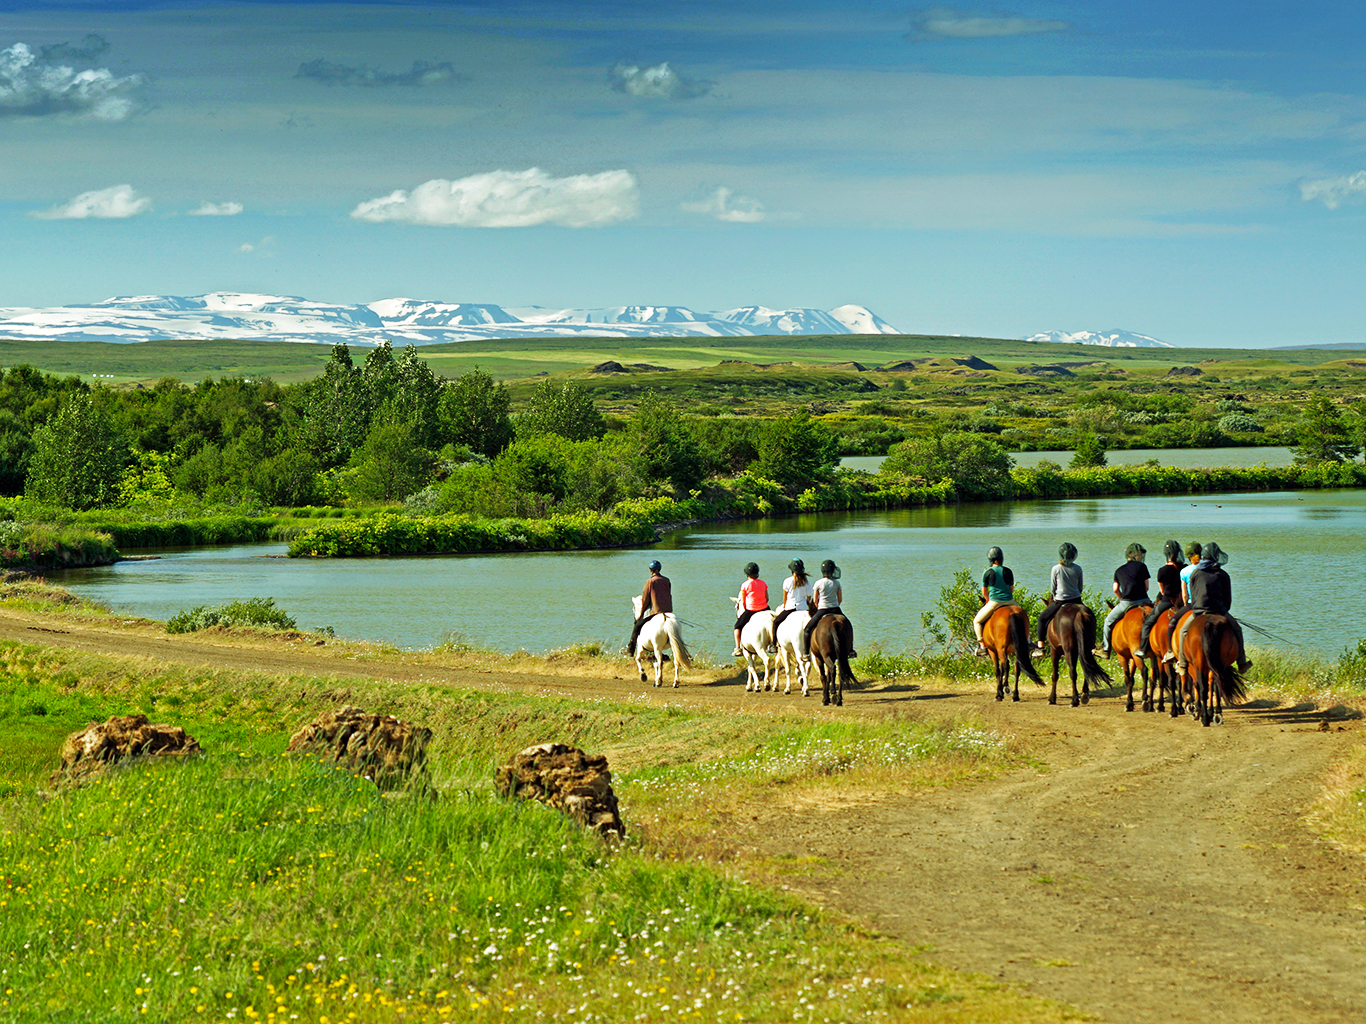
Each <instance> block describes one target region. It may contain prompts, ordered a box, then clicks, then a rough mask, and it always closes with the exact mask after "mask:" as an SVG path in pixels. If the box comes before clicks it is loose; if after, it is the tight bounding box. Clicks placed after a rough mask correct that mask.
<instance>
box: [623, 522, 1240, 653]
mask: <svg viewBox="0 0 1366 1024" xmlns="http://www.w3.org/2000/svg"><path fill="white" fill-rule="evenodd" d="M1147 554H1148V552H1147V549H1146V548H1144V547H1143V545H1142V544H1138V543H1134V544H1130V545H1129V546H1128V548H1127V549H1125V552H1124V564H1123V565H1121V566H1120V567H1119V568H1118V569H1116V570H1115V574H1114V582H1113V584H1112V589H1113V591H1114V595H1115V599H1116V600H1115V602H1114V607H1113V608H1112V609H1111V610H1110V613H1109V614H1108V615H1107V616H1106V617H1105V624H1104V627H1103V629H1102V632H1101V652H1102V653H1103V654H1104V655H1105V656H1106V657H1107V658H1108V657H1109V656H1110V634H1111V633H1112V632H1113V630H1114V628H1115V624H1116V623H1118V622H1119V620H1120V619H1122V618H1123V617H1124V614H1125V612H1127V611H1129V610H1130V609H1131V608H1136V607H1147V608H1148V612H1147V615H1146V616H1145V617H1144V619H1143V632H1142V637H1141V641H1140V646H1139V650H1138V652H1137V654H1138V656H1139V657H1141V658H1150V657H1152V649H1151V647H1150V646H1149V637H1150V634H1151V632H1152V629H1153V626H1154V624H1155V623H1156V622H1157V620H1158V617H1159V616H1161V614H1162V613H1163V612H1165V611H1166V610H1167V609H1169V608H1174V609H1177V611H1176V613H1175V614H1173V615H1172V616H1170V624H1169V626H1168V629H1169V632H1168V635H1167V644H1166V645H1165V646H1166V648H1167V653H1166V654H1165V656H1164V657H1165V659H1166V660H1168V661H1175V662H1176V666H1177V670H1178V671H1179V672H1182V673H1184V672H1185V670H1186V664H1185V639H1186V633H1187V632H1188V631H1189V630H1190V627H1191V623H1192V622H1194V621H1195V618H1194V617H1195V616H1197V615H1223V616H1226V617H1227V618H1228V621H1229V623H1230V626H1231V627H1232V630H1233V632H1234V635H1235V636H1236V637H1237V638H1238V670H1239V671H1240V672H1246V671H1247V670H1248V669H1249V668H1250V667H1251V666H1252V662H1251V661H1249V660H1248V658H1247V649H1246V646H1245V645H1244V642H1243V629H1242V626H1240V625H1239V624H1238V621H1237V620H1236V619H1234V618H1233V617H1232V616H1231V615H1229V609H1230V607H1231V606H1232V604H1233V587H1232V584H1231V582H1230V580H1229V576H1228V573H1227V572H1225V571H1224V565H1225V564H1226V563H1227V562H1228V555H1227V554H1226V553H1225V552H1224V551H1223V550H1222V549H1221V548H1220V547H1219V545H1218V544H1216V543H1214V542H1212V541H1211V542H1210V543H1208V544H1201V543H1200V542H1198V541H1194V542H1191V543H1189V544H1187V545H1185V547H1184V548H1183V547H1182V545H1181V544H1180V543H1179V542H1178V541H1174V540H1169V541H1167V543H1166V544H1165V545H1164V546H1163V554H1164V556H1165V557H1166V562H1165V563H1164V564H1163V565H1162V567H1161V568H1160V569H1158V570H1157V600H1156V601H1154V600H1153V599H1152V597H1150V596H1149V593H1148V592H1149V589H1150V586H1151V582H1152V574H1151V573H1150V572H1149V571H1148V566H1147V564H1146V562H1145V559H1146V557H1147ZM987 563H988V565H987V570H986V572H984V573H983V574H982V609H981V611H979V612H978V613H977V615H976V617H975V618H974V619H973V620H972V628H973V632H974V633H975V634H976V637H977V642H978V645H979V647H980V649H981V650H982V651H985V650H986V646H985V644H984V643H983V642H982V629H983V627H984V626H985V625H986V622H987V620H988V619H989V618H991V613H992V612H994V611H995V610H996V609H997V608H1002V607H1017V606H1018V602H1017V601H1016V600H1015V594H1014V592H1015V574H1014V573H1012V572H1011V571H1010V569H1009V568H1008V567H1007V566H1006V564H1005V554H1004V552H1002V550H1001V549H1000V548H999V547H995V546H993V547H992V548H991V549H990V550H988V551H987ZM648 568H649V571H650V577H649V579H647V580H646V581H645V589H644V590H643V591H642V592H641V603H640V613H639V615H638V616H637V618H636V621H635V625H634V628H633V629H632V631H631V639H630V640H629V641H628V642H627V645H626V652H627V653H628V654H632V655H634V654H635V651H636V641H637V640H638V638H639V637H640V631H641V628H642V627H643V626H644V625H645V623H646V622H648V621H649V620H650V619H651V618H652V617H653V616H655V615H662V614H665V613H667V612H672V611H673V591H672V587H671V586H670V583H669V578H668V577H667V576H665V575H664V574H663V572H662V571H661V570H662V566H661V565H660V563H659V560H658V559H652V560H651V561H650V563H649V566H648ZM787 568H788V571H789V572H790V573H791V575H789V576H787V577H785V578H784V579H783V601H782V606H781V608H780V609H779V610H778V612H777V613H776V614H775V615H774V618H773V625H772V629H771V633H770V635H771V636H773V637H776V636H777V634H778V626H779V625H780V624H781V623H782V621H783V620H784V619H785V618H787V616H789V615H791V614H792V613H793V612H795V611H799V610H800V611H807V610H810V611H811V618H810V620H809V621H808V622H807V623H806V626H805V628H804V629H803V631H802V653H803V654H805V653H806V652H808V651H809V650H810V649H811V634H812V631H813V630H815V628H816V624H817V623H818V622H819V621H820V620H821V619H822V618H823V617H824V616H826V615H835V614H840V613H841V612H840V601H841V600H842V599H843V597H844V592H843V589H842V588H841V587H840V582H839V580H840V568H839V566H838V565H836V564H835V563H834V562H833V561H831V560H830V559H828V558H827V559H826V560H825V561H823V562H822V563H821V577H820V579H818V580H815V581H814V582H813V581H812V580H811V579H810V577H809V576H808V575H807V572H806V566H805V565H804V564H803V562H802V560H801V559H800V558H794V559H792V561H790V562H788V563H787ZM1082 584H1083V576H1082V568H1081V566H1080V565H1078V564H1077V546H1076V545H1075V544H1072V543H1070V542H1064V543H1063V544H1062V545H1061V546H1060V547H1059V548H1058V563H1057V564H1056V565H1055V566H1053V569H1052V572H1051V574H1050V576H1049V582H1048V594H1047V606H1046V607H1045V608H1044V610H1043V612H1042V614H1040V615H1039V622H1038V641H1037V646H1038V649H1039V650H1043V649H1044V647H1045V644H1046V642H1047V639H1048V624H1049V623H1050V622H1051V621H1052V620H1053V617H1054V616H1055V615H1057V614H1058V612H1059V611H1060V610H1061V609H1062V608H1063V606H1065V605H1069V604H1081V603H1082ZM736 606H737V610H738V612H739V617H738V618H737V619H736V620H735V650H734V652H733V653H734V656H735V657H740V656H741V654H742V653H743V652H742V651H741V648H740V631H741V630H742V629H744V627H745V624H746V623H747V622H749V620H750V619H751V618H753V617H754V615H756V614H757V613H759V612H766V611H772V608H771V606H770V602H769V595H768V584H767V583H765V582H764V581H763V580H761V579H760V578H759V566H758V565H756V564H755V563H754V562H750V563H749V564H748V565H746V566H745V582H744V583H743V584H742V585H741V587H740V593H739V596H738V597H737V598H736ZM1188 613H1189V614H1188ZM776 650H777V647H776V644H775V645H774V646H771V647H770V648H769V653H773V652H774V651H776ZM849 657H851V658H853V657H857V652H855V651H850V652H849Z"/></svg>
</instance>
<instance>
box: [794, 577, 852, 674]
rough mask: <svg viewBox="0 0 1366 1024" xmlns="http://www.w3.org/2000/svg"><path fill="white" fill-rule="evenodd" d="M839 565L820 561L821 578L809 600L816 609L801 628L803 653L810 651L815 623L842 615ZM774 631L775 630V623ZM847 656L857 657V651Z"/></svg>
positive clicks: (842, 593) (842, 594)
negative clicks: (809, 619) (826, 617)
mask: <svg viewBox="0 0 1366 1024" xmlns="http://www.w3.org/2000/svg"><path fill="white" fill-rule="evenodd" d="M839 578H840V567H839V566H838V565H836V564H835V563H834V562H833V561H831V560H830V559H828V558H827V559H826V560H825V561H824V562H822V563H821V579H819V580H817V581H816V585H815V587H813V588H812V590H813V594H812V597H811V600H812V601H814V602H815V605H816V610H815V611H814V612H812V613H811V621H810V622H808V623H807V624H806V628H805V629H803V630H802V651H803V654H810V653H811V634H812V632H813V631H814V630H815V628H816V623H818V622H820V621H821V619H823V618H824V617H825V616H827V615H843V614H844V613H843V612H842V611H840V601H841V600H842V599H843V598H844V591H843V589H841V587H840V585H839ZM774 625H775V632H776V625H777V624H776V623H775V624H774ZM849 657H851V658H857V657H858V652H857V651H850V652H849Z"/></svg>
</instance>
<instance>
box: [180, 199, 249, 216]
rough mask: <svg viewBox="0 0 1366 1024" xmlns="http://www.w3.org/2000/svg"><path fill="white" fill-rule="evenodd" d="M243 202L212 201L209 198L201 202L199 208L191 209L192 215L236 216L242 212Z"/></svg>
mask: <svg viewBox="0 0 1366 1024" xmlns="http://www.w3.org/2000/svg"><path fill="white" fill-rule="evenodd" d="M242 209H243V207H242V204H241V203H232V202H228V203H211V202H209V201H208V200H207V199H206V200H204V201H203V202H202V203H200V204H199V209H197V210H191V211H190V216H191V217H236V216H237V215H238V214H239V213H241V212H242Z"/></svg>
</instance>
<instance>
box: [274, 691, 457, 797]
mask: <svg viewBox="0 0 1366 1024" xmlns="http://www.w3.org/2000/svg"><path fill="white" fill-rule="evenodd" d="M431 738H432V731H431V730H430V729H427V728H424V727H423V726H420V725H414V724H413V723H412V722H404V721H401V720H400V719H397V718H395V717H394V716H393V715H372V714H369V713H367V712H365V711H363V710H362V709H360V708H357V707H350V706H348V707H344V708H341V709H340V710H337V711H329V712H328V713H327V714H325V715H323V716H322V717H320V718H318V719H316V720H315V721H313V722H310V723H309V724H308V725H306V726H304V727H303V728H302V729H300V730H299V731H298V732H296V733H295V734H294V735H293V736H291V737H290V738H289V748H288V749H289V751H290V752H291V753H305V754H313V755H314V756H316V757H319V758H321V759H324V760H331V761H335V762H336V763H338V764H340V765H343V766H345V767H346V768H347V769H348V770H350V771H353V772H355V773H356V774H357V775H364V776H365V777H366V778H368V779H370V780H371V781H373V782H374V783H375V785H376V786H378V787H379V788H380V789H401V788H403V787H405V786H413V785H414V784H417V785H419V786H421V787H423V788H426V787H428V786H429V785H430V777H429V776H428V774H427V744H428V743H429V742H430V741H431Z"/></svg>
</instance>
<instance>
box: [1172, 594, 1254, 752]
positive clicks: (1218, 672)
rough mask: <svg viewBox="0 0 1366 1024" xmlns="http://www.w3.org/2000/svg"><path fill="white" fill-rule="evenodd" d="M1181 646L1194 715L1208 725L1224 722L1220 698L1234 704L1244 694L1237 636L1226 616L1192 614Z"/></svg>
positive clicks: (1222, 704) (1201, 722) (1245, 692)
mask: <svg viewBox="0 0 1366 1024" xmlns="http://www.w3.org/2000/svg"><path fill="white" fill-rule="evenodd" d="M1182 649H1183V650H1184V651H1185V654H1186V672H1187V675H1188V676H1189V678H1190V682H1191V688H1192V690H1193V691H1194V700H1195V717H1196V718H1198V719H1199V720H1200V724H1201V725H1203V726H1205V727H1206V728H1208V727H1209V725H1210V723H1211V722H1214V723H1217V724H1219V725H1223V724H1224V701H1228V703H1229V704H1234V703H1237V702H1238V701H1240V700H1242V699H1243V698H1244V697H1245V696H1247V691H1246V690H1245V689H1244V688H1243V679H1242V677H1241V676H1240V675H1238V673H1237V671H1236V670H1235V669H1234V666H1235V665H1237V664H1238V653H1239V652H1238V635H1237V634H1236V633H1234V632H1233V630H1232V629H1231V628H1229V622H1228V616H1227V615H1213V614H1204V615H1196V616H1195V620H1194V621H1193V622H1192V623H1191V624H1190V628H1189V629H1188V630H1186V641H1185V644H1184V645H1183V647H1182Z"/></svg>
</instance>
